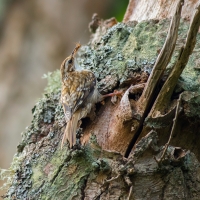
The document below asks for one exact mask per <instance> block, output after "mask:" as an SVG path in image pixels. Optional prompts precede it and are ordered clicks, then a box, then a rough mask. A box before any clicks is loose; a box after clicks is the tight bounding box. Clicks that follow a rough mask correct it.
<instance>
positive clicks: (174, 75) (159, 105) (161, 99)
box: [149, 3, 200, 118]
mask: <svg viewBox="0 0 200 200" xmlns="http://www.w3.org/2000/svg"><path fill="white" fill-rule="evenodd" d="M199 26H200V3H199V4H198V5H197V7H196V12H195V13H194V15H193V19H192V20H191V23H190V28H189V31H188V35H187V39H186V43H185V46H184V47H183V48H182V49H181V52H180V56H179V57H178V60H177V62H176V64H175V66H174V67H173V70H172V72H171V73H170V75H169V77H168V78H167V80H166V81H165V84H164V85H163V87H162V89H161V91H160V93H159V95H158V97H157V99H156V101H155V103H154V106H153V108H152V110H151V113H150V116H149V117H154V118H155V117H157V116H159V115H161V114H164V112H165V110H166V109H168V106H169V102H170V98H171V96H172V93H173V91H174V88H175V86H176V84H177V81H178V78H179V77H180V75H181V73H182V71H183V70H184V68H185V66H186V64H187V62H188V60H189V57H190V55H191V54H192V51H193V49H194V47H195V44H196V36H197V33H198V30H199Z"/></svg>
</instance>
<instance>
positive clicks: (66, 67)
mask: <svg viewBox="0 0 200 200" xmlns="http://www.w3.org/2000/svg"><path fill="white" fill-rule="evenodd" d="M80 47H81V45H80V44H79V43H78V44H77V45H76V47H75V48H74V50H73V51H72V53H71V55H70V56H68V57H67V58H65V60H64V61H63V62H62V64H61V69H60V70H61V73H67V72H72V71H75V58H74V57H75V55H76V52H77V51H78V49H79V48H80Z"/></svg>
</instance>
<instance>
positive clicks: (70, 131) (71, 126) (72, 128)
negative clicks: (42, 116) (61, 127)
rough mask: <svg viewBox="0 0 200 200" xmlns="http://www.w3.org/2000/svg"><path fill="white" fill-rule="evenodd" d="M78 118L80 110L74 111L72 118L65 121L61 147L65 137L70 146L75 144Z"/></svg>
mask: <svg viewBox="0 0 200 200" xmlns="http://www.w3.org/2000/svg"><path fill="white" fill-rule="evenodd" d="M79 119H80V112H75V113H74V114H73V115H72V118H71V119H70V120H69V121H68V122H67V125H66V128H65V132H64V135H63V138H62V143H61V149H62V147H63V144H64V142H65V141H66V139H67V140H68V141H69V145H70V148H72V146H74V145H75V144H76V130H77V126H78V121H79Z"/></svg>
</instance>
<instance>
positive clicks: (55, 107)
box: [5, 19, 200, 200]
mask: <svg viewBox="0 0 200 200" xmlns="http://www.w3.org/2000/svg"><path fill="white" fill-rule="evenodd" d="M169 23H170V20H168V19H164V20H160V21H157V20H150V21H143V22H140V23H136V22H129V23H127V24H124V23H118V24H117V25H115V26H113V27H112V28H110V29H108V30H107V32H106V33H105V34H103V35H102V37H101V38H100V39H99V41H98V42H97V43H95V42H94V41H93V43H91V44H88V45H86V46H83V47H82V48H81V51H80V54H79V56H78V62H79V63H80V65H81V66H82V67H83V68H87V69H90V70H92V71H93V72H94V73H95V75H96V77H97V79H98V82H99V91H100V92H101V93H102V94H106V93H108V92H112V91H113V90H114V89H122V90H123V91H126V90H127V88H129V87H130V85H131V84H138V83H144V82H146V80H147V78H148V76H149V74H150V73H151V71H152V68H153V66H154V64H155V61H156V58H157V56H158V54H159V52H160V49H161V48H162V46H163V44H164V42H165V38H166V35H167V31H168V28H169ZM188 27H189V23H188V22H186V21H183V20H182V21H181V23H180V27H179V35H178V40H177V44H176V48H175V52H174V53H173V56H172V60H171V61H170V63H169V65H168V67H167V70H166V71H165V74H163V78H162V80H161V83H160V87H161V86H162V84H163V82H164V81H165V79H166V76H167V75H168V74H169V71H170V70H171V68H172V66H173V65H174V63H175V61H176V59H177V57H178V55H179V51H180V47H181V45H182V44H184V40H185V38H186V34H187V30H188ZM97 31H98V30H97ZM199 49H200V34H198V36H197V44H196V47H195V50H194V51H193V53H192V55H191V56H190V59H189V62H188V64H187V66H186V68H185V69H184V71H183V73H182V74H181V77H180V78H179V80H178V82H177V86H176V88H175V90H174V93H173V95H172V98H171V102H170V103H173V100H174V99H177V95H178V94H180V93H181V92H183V99H182V108H183V112H182V113H181V116H180V118H179V120H178V122H177V129H176V134H175V135H174V138H173V139H172V145H174V146H180V147H181V148H183V149H187V150H190V151H192V152H194V153H191V152H190V151H187V150H183V149H181V148H177V147H173V146H169V147H168V149H167V154H166V155H167V156H166V158H165V159H164V162H163V163H162V165H159V164H158V163H157V162H156V160H155V159H154V156H155V157H156V156H159V155H160V154H161V153H162V151H163V146H162V145H164V144H165V143H166V141H167V138H168V137H169V134H170V130H171V126H172V122H173V117H170V116H167V117H166V118H163V119H160V120H159V119H157V120H156V121H149V122H147V126H144V129H143V131H142V134H141V136H140V140H138V141H139V142H138V143H137V145H135V147H134V149H133V150H132V152H131V153H130V155H129V157H128V158H124V154H125V151H126V149H127V146H128V141H130V140H131V138H132V135H131V130H132V129H134V127H133V125H134V123H133V121H134V120H135V119H137V116H135V118H133V117H132V115H131V117H130V118H129V119H126V120H124V124H123V123H122V127H121V129H120V131H122V132H123V133H124V135H123V137H124V138H123V137H122V138H120V140H121V141H119V139H117V140H116V141H115V140H114V139H115V138H112V136H113V134H115V133H113V132H112V130H114V128H115V117H116V113H117V112H118V110H119V106H121V104H120V102H121V101H120V100H119V99H116V100H113V101H115V104H113V103H111V102H110V99H108V100H106V101H105V104H104V105H102V104H98V105H97V106H96V117H95V119H93V120H91V119H89V118H86V119H83V120H82V125H81V128H80V129H79V130H77V137H78V138H77V143H78V144H77V145H76V146H75V147H74V148H73V149H69V146H68V144H67V143H66V144H65V145H64V147H63V149H61V148H60V145H61V138H62V135H63V132H64V128H65V125H66V124H65V121H64V113H63V109H62V106H61V104H60V101H59V99H60V87H61V84H60V74H59V71H56V72H53V73H52V74H49V75H47V78H48V80H49V84H48V86H47V88H46V90H45V95H44V96H43V98H41V99H40V100H39V101H38V103H37V104H36V105H35V107H34V108H33V110H32V112H33V120H32V123H31V125H30V126H29V127H28V128H27V130H26V131H25V132H24V133H23V135H22V142H21V143H20V145H19V146H18V152H17V153H16V155H15V158H14V160H13V163H12V166H13V167H12V168H11V170H12V169H13V171H12V173H13V178H12V182H11V185H10V187H9V189H8V192H7V194H6V195H5V199H59V200H62V199H65V200H66V199H86V200H87V199H88V200H89V199H90V200H91V199H127V198H129V199H199V198H200V176H199V174H200V164H199V162H198V159H200V154H199V152H198V146H199V144H200V139H198V135H199V131H200V129H199V127H200V109H199V108H198V107H199V106H198V105H199V104H200V87H199V80H200V61H199ZM140 95H141V92H138V93H134V94H131V93H129V94H127V96H126V98H127V99H128V100H129V101H130V102H131V101H137V100H138V98H139V97H140ZM124 102H127V100H126V101H124ZM129 106H130V107H131V104H130V105H129ZM172 116H173V115H172ZM127 118H128V117H127ZM113 120H114V122H113ZM118 126H120V125H119V124H118ZM122 129H123V130H122ZM152 129H153V131H152ZM110 138H112V140H111V139H110ZM116 138H117V137H116ZM113 141H114V142H113Z"/></svg>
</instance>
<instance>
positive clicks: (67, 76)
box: [60, 43, 102, 149]
mask: <svg viewBox="0 0 200 200" xmlns="http://www.w3.org/2000/svg"><path fill="white" fill-rule="evenodd" d="M80 47H81V45H80V44H79V43H78V44H77V45H76V47H75V48H74V50H73V51H72V53H71V55H70V56H68V57H67V58H65V60H64V61H63V62H62V64H61V67H60V72H61V81H62V88H61V103H62V106H63V110H64V116H65V121H66V123H67V124H66V128H65V131H64V135H63V138H62V142H61V149H62V147H63V145H64V142H65V141H66V140H68V141H69V146H70V148H72V147H73V146H74V145H75V144H76V130H77V128H78V123H79V120H80V119H82V118H84V117H86V116H87V115H88V114H89V113H90V111H91V109H92V107H93V106H94V105H95V103H97V102H99V101H100V99H101V98H102V95H101V94H100V93H99V92H98V88H97V79H96V77H95V75H94V73H93V72H92V71H90V70H87V69H82V68H81V67H80V65H79V64H78V63H77V62H76V59H75V55H76V53H77V51H78V49H79V48H80Z"/></svg>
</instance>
